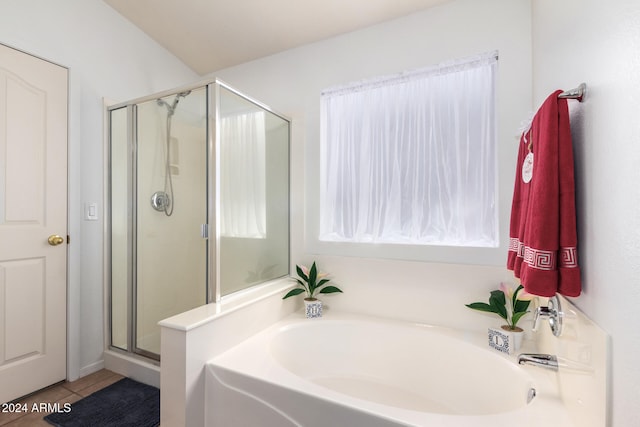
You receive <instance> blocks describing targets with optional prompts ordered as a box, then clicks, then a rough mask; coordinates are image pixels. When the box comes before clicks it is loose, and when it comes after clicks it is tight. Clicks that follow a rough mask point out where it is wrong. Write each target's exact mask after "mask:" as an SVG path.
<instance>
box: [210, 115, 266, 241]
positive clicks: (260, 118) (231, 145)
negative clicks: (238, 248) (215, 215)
mask: <svg viewBox="0 0 640 427" xmlns="http://www.w3.org/2000/svg"><path fill="white" fill-rule="evenodd" d="M220 141H221V143H220V205H221V206H220V210H221V219H220V227H221V233H222V235H223V236H227V237H246V238H265V237H266V233H267V230H266V182H265V181H266V176H265V164H266V161H265V142H266V134H265V115H264V112H262V111H259V112H254V113H248V114H237V115H233V116H228V117H223V118H222V119H221V120H220Z"/></svg>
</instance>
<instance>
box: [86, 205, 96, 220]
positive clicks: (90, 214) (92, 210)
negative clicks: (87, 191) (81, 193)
mask: <svg viewBox="0 0 640 427" xmlns="http://www.w3.org/2000/svg"><path fill="white" fill-rule="evenodd" d="M84 219H85V221H97V220H98V203H96V202H87V203H85V204H84Z"/></svg>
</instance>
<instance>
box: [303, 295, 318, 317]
mask: <svg viewBox="0 0 640 427" xmlns="http://www.w3.org/2000/svg"><path fill="white" fill-rule="evenodd" d="M304 312H305V314H306V316H307V319H315V318H318V317H322V301H320V300H319V299H316V298H305V299H304Z"/></svg>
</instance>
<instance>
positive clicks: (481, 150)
mask: <svg viewBox="0 0 640 427" xmlns="http://www.w3.org/2000/svg"><path fill="white" fill-rule="evenodd" d="M496 68H497V53H496V52H492V53H491V54H486V55H482V56H478V57H475V58H469V59H466V60H463V61H457V62H455V63H450V64H445V65H441V66H438V67H433V68H429V69H423V70H418V71H413V72H410V73H402V74H399V75H395V76H390V77H384V78H380V79H376V80H371V81H365V82H359V83H357V84H353V85H349V86H343V87H339V88H333V89H329V90H326V91H324V92H323V93H322V96H321V115H322V116H321V148H320V157H321V158H320V162H321V177H320V186H321V188H320V200H321V208H320V209H321V213H320V236H319V238H320V240H325V241H350V242H379V243H409V244H435V245H453V246H497V244H498V230H497V207H496V186H497V182H496V175H497V172H496V130H495V75H496Z"/></svg>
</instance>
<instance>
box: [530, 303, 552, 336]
mask: <svg viewBox="0 0 640 427" xmlns="http://www.w3.org/2000/svg"><path fill="white" fill-rule="evenodd" d="M550 315H551V311H550V310H549V307H538V308H537V309H536V311H535V312H534V314H533V327H532V328H531V330H532V331H533V332H537V331H538V326H539V325H540V318H541V317H549V316H550Z"/></svg>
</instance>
